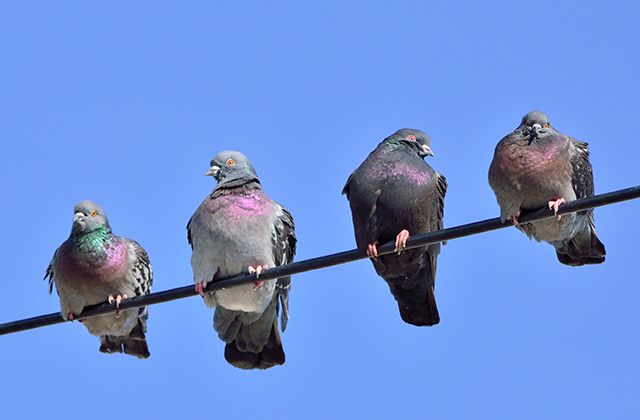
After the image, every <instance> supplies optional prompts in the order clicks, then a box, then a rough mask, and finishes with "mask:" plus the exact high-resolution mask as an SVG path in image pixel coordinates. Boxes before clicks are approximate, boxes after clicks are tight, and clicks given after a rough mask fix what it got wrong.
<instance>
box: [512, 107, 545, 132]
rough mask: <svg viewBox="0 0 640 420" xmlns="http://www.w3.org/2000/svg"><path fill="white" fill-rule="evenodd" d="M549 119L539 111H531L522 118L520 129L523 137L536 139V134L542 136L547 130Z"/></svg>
mask: <svg viewBox="0 0 640 420" xmlns="http://www.w3.org/2000/svg"><path fill="white" fill-rule="evenodd" d="M549 127H550V126H549V118H547V116H546V115H544V114H543V113H542V112H540V111H532V112H530V113H528V114H527V115H525V116H524V117H522V122H521V123H520V127H518V129H520V130H521V131H522V133H523V134H524V135H525V136H531V137H532V138H535V137H538V133H540V134H544V133H546V132H547V131H548V129H549Z"/></svg>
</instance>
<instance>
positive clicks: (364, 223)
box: [342, 128, 447, 326]
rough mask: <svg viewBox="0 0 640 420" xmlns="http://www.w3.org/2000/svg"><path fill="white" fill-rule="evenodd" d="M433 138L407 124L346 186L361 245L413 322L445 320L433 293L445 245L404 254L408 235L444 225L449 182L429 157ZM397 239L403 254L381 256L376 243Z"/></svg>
mask: <svg viewBox="0 0 640 420" xmlns="http://www.w3.org/2000/svg"><path fill="white" fill-rule="evenodd" d="M430 146H431V139H430V138H429V136H427V135H426V134H425V133H423V132H422V131H420V130H411V129H408V128H404V129H402V130H398V131H396V132H395V134H393V135H392V136H390V137H387V138H386V139H384V140H383V141H382V143H380V144H379V145H378V147H377V148H376V149H375V150H374V151H373V152H372V153H371V154H370V155H369V157H368V158H367V159H366V160H365V161H364V162H363V163H362V165H360V167H359V168H358V169H356V170H355V171H354V172H353V173H352V174H351V176H350V177H349V179H348V180H347V184H346V185H345V186H344V190H342V193H343V194H346V195H347V199H348V200H349V204H350V206H351V213H352V216H353V226H354V230H355V235H356V243H357V245H358V249H359V250H361V251H362V252H365V251H366V252H367V255H369V257H370V258H371V259H372V262H373V266H374V267H375V269H376V272H377V273H378V275H379V276H381V277H382V278H383V279H384V280H385V281H386V282H387V283H388V284H389V288H390V289H391V293H392V294H393V296H394V297H395V298H396V300H397V301H398V306H399V308H400V315H401V316H402V319H403V320H404V321H405V322H407V323H409V324H413V325H418V326H422V325H435V324H437V323H438V322H440V316H439V315H438V308H437V307H436V299H435V296H434V294H433V289H434V287H435V278H436V258H437V257H438V254H439V253H440V244H439V243H436V244H432V245H428V246H425V247H420V248H414V249H410V250H405V251H404V252H402V249H403V247H404V246H405V245H406V242H407V239H408V238H409V235H421V234H424V233H428V232H432V231H436V230H440V229H442V217H443V214H444V196H445V194H446V192H447V181H446V179H445V177H444V176H442V175H440V174H439V173H437V172H436V171H434V170H433V169H431V167H430V166H429V165H427V163H426V162H425V161H424V157H425V156H433V152H432V151H431V148H430ZM392 240H395V243H396V248H397V250H398V255H395V254H389V255H383V256H378V251H377V248H376V246H377V245H378V244H382V243H385V242H389V241H392Z"/></svg>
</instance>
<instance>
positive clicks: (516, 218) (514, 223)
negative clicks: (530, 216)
mask: <svg viewBox="0 0 640 420" xmlns="http://www.w3.org/2000/svg"><path fill="white" fill-rule="evenodd" d="M518 216H520V212H518V214H514V215H513V216H511V217H510V218H509V220H511V223H513V225H514V226H518Z"/></svg>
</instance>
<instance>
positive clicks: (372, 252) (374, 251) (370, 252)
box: [367, 241, 378, 260]
mask: <svg viewBox="0 0 640 420" xmlns="http://www.w3.org/2000/svg"><path fill="white" fill-rule="evenodd" d="M376 245H378V241H373V243H370V244H369V245H367V256H368V257H369V258H371V259H372V260H376V259H377V258H378V248H377V246H376Z"/></svg>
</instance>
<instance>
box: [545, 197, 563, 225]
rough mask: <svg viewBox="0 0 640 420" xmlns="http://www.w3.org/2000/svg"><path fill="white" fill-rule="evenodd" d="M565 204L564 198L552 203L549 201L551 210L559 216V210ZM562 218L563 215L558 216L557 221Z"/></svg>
mask: <svg viewBox="0 0 640 420" xmlns="http://www.w3.org/2000/svg"><path fill="white" fill-rule="evenodd" d="M564 203H565V201H564V198H559V199H557V200H555V201H554V200H551V201H549V209H550V210H553V213H554V214H557V213H558V209H559V208H560V206H561V205H562V204H564ZM561 217H562V215H560V214H559V215H557V216H556V219H558V220H560V218H561Z"/></svg>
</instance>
